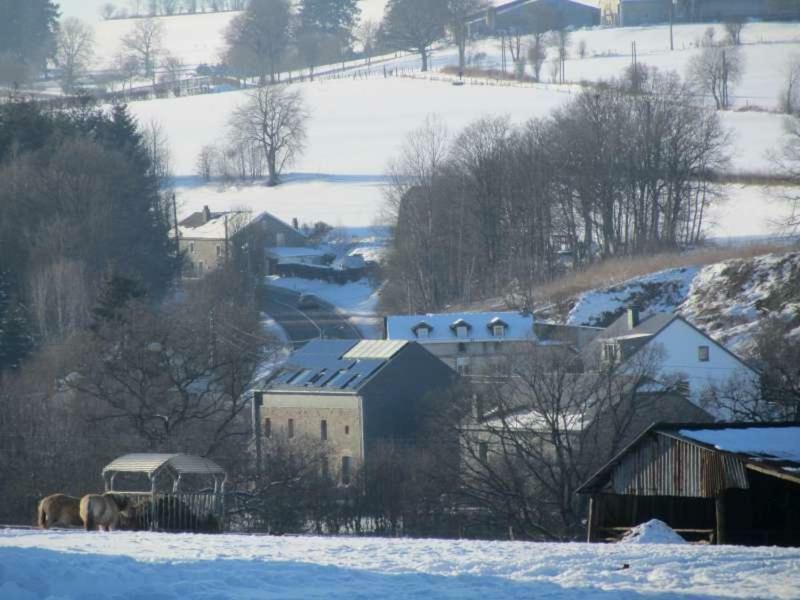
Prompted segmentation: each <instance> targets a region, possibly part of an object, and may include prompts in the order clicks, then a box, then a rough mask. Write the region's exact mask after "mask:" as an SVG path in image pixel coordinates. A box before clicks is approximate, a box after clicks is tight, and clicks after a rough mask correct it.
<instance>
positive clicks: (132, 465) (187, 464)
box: [103, 453, 225, 475]
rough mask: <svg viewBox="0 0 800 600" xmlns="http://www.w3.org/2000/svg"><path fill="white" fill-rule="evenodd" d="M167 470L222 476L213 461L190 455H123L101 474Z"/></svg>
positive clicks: (221, 470) (107, 466) (149, 473)
mask: <svg viewBox="0 0 800 600" xmlns="http://www.w3.org/2000/svg"><path fill="white" fill-rule="evenodd" d="M163 468H169V469H170V470H172V471H174V472H175V473H177V474H179V475H180V474H189V473H194V474H202V475H215V474H216V475H224V474H225V470H224V469H223V468H222V467H220V466H219V465H218V464H217V463H215V462H214V461H213V460H209V459H207V458H203V457H202V456H193V455H190V454H157V453H144V454H142V453H139V454H125V455H124V456H120V457H119V458H117V459H116V460H114V461H112V462H111V463H110V464H108V465H106V466H105V468H104V469H103V473H147V474H148V475H152V474H153V473H155V472H157V471H160V470H161V469H163Z"/></svg>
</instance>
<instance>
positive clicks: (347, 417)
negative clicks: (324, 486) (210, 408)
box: [261, 340, 457, 485]
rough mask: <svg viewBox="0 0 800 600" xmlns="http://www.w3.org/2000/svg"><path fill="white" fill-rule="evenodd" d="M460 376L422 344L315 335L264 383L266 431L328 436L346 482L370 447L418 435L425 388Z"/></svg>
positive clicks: (334, 466)
mask: <svg viewBox="0 0 800 600" xmlns="http://www.w3.org/2000/svg"><path fill="white" fill-rule="evenodd" d="M456 380H457V377H456V376H455V374H454V373H453V371H452V370H451V369H450V368H449V367H447V365H445V364H444V363H443V362H442V361H440V360H439V359H438V358H436V357H435V356H433V355H432V354H431V353H430V352H428V351H427V350H425V349H424V348H423V347H422V346H420V345H419V344H415V343H410V342H404V341H384V340H365V341H358V340H314V341H312V342H310V343H308V344H307V345H306V346H304V347H303V348H302V349H300V350H298V351H297V352H295V353H294V354H292V356H291V357H289V359H288V360H287V362H286V364H285V365H283V366H282V367H281V368H280V369H279V370H278V371H277V372H276V373H275V374H274V375H273V376H272V377H271V378H270V379H269V380H267V382H266V383H265V384H264V391H263V393H262V402H263V405H262V408H261V411H262V412H261V422H262V434H263V436H264V437H272V436H283V437H285V438H287V439H289V440H292V439H295V440H298V443H301V442H302V440H304V439H306V440H310V441H315V442H322V443H324V444H326V445H327V450H328V457H329V458H328V460H329V465H330V473H331V474H332V475H333V474H336V475H338V479H339V481H340V483H341V484H343V485H347V484H349V483H350V481H351V478H352V476H353V474H354V473H355V471H356V470H357V469H358V468H359V467H360V466H361V465H362V464H363V463H364V461H365V460H368V456H369V453H370V449H371V448H373V447H375V446H377V445H378V444H379V443H381V442H386V441H392V442H397V443H413V441H414V439H415V438H416V436H417V433H418V427H419V417H420V414H421V413H420V411H421V410H422V408H423V403H424V402H425V399H426V396H428V395H429V394H434V393H436V392H440V391H445V390H447V389H448V388H450V387H451V386H452V385H453V384H454V383H455V382H456Z"/></svg>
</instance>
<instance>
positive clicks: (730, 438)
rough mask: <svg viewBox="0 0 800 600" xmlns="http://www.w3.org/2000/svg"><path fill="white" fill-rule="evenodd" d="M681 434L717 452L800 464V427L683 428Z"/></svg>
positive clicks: (767, 425)
mask: <svg viewBox="0 0 800 600" xmlns="http://www.w3.org/2000/svg"><path fill="white" fill-rule="evenodd" d="M678 434H679V435H681V436H682V437H685V438H689V439H692V440H695V441H697V442H700V443H703V444H708V445H710V446H714V447H715V448H717V449H718V450H723V451H725V452H733V453H735V454H745V455H747V456H749V457H752V458H754V459H756V460H759V459H770V460H778V461H791V462H796V463H800V425H798V426H797V427H776V426H774V425H769V424H765V425H755V426H753V427H747V428H731V429H681V430H679V431H678Z"/></svg>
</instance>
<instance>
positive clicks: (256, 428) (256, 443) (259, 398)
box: [252, 392, 264, 477]
mask: <svg viewBox="0 0 800 600" xmlns="http://www.w3.org/2000/svg"><path fill="white" fill-rule="evenodd" d="M263 405H264V394H263V393H262V392H253V403H252V409H253V413H252V420H253V447H254V449H255V453H256V476H257V477H258V476H260V475H261V407H262V406H263Z"/></svg>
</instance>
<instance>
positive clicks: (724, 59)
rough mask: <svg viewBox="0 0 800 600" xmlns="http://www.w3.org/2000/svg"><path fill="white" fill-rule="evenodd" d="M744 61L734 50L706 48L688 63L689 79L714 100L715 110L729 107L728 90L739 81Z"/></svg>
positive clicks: (717, 47) (714, 47) (716, 47)
mask: <svg viewBox="0 0 800 600" xmlns="http://www.w3.org/2000/svg"><path fill="white" fill-rule="evenodd" d="M743 71H744V61H743V59H742V57H741V55H740V54H739V52H738V51H737V50H736V49H735V48H724V47H720V46H706V47H704V48H702V49H701V50H700V52H699V54H697V55H695V56H694V57H692V59H691V61H690V62H689V79H691V80H692V81H693V82H694V84H695V85H696V86H697V88H698V89H699V90H700V91H702V92H703V94H710V95H711V97H712V98H714V103H715V104H716V107H717V110H726V109H728V108H729V107H730V104H731V100H730V88H731V86H732V85H733V84H735V83H736V82H738V81H739V79H740V78H741V76H742V73H743Z"/></svg>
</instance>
